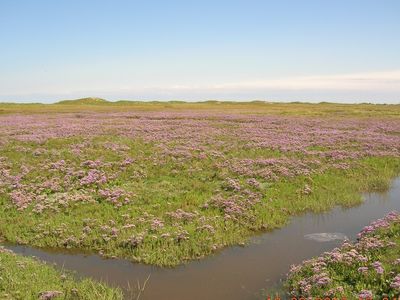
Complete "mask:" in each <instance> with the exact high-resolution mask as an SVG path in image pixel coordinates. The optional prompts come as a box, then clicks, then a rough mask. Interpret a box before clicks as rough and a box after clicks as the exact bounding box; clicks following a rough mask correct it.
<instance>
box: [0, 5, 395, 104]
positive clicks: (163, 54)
mask: <svg viewBox="0 0 400 300" xmlns="http://www.w3.org/2000/svg"><path fill="white" fill-rule="evenodd" d="M0 38H1V39H0V41H1V47H0V102H55V101H58V100H61V99H73V98H79V97H88V96H93V97H102V98H106V99H109V100H118V99H130V100H174V99H177V100H188V101H194V100H207V99H221V100H255V99H260V100H270V101H309V102H314V101H315V102H319V101H330V102H348V103H350V102H373V103H400V1H397V0H381V1H378V0H375V1H371V0H346V1H345V0H336V1H323V0H318V1H317V0H302V1H297V0H291V1H289V0H280V1H267V0H264V1H261V0H247V1H245V0H243V1H235V0H230V1H225V0H220V1H215V0H214V1H210V0H202V1H190V0H186V1H174V0H170V1H161V0H159V1H155V0H154V1H151V0H148V1H118V0H116V1H102V0H98V1H94V0H86V1H78V0H69V1H67V0H60V1H51V0H47V1H44V0H36V1H28V0H25V1H22V0H0Z"/></svg>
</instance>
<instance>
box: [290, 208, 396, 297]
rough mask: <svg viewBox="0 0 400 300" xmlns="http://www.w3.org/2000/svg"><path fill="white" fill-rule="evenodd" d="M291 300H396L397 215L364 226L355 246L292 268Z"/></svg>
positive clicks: (344, 245)
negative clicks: (328, 299) (297, 299)
mask: <svg viewBox="0 0 400 300" xmlns="http://www.w3.org/2000/svg"><path fill="white" fill-rule="evenodd" d="M286 286H287V289H288V290H289V294H290V295H291V296H296V297H303V298H307V297H312V298H314V297H317V296H318V297H321V298H323V297H329V298H330V299H332V298H337V299H343V298H345V299H383V298H385V297H386V299H397V297H398V296H399V295H400V215H399V213H397V212H392V213H389V214H388V215H387V216H385V217H384V218H382V219H379V220H376V221H374V222H372V223H371V225H369V226H366V227H365V228H364V229H363V230H362V231H361V232H360V233H359V235H358V240H357V241H356V242H354V243H351V242H348V241H346V242H344V243H343V245H342V246H341V247H340V248H336V249H334V250H332V251H330V252H326V253H324V254H323V255H321V256H320V257H316V258H312V259H310V260H307V261H304V262H303V263H302V264H301V265H297V266H292V267H291V270H290V272H289V274H288V279H287V283H286Z"/></svg>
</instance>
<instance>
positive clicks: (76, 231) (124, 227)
mask: <svg viewBox="0 0 400 300" xmlns="http://www.w3.org/2000/svg"><path fill="white" fill-rule="evenodd" d="M182 105H183V104H182ZM271 105H272V104H271ZM214 106H217V104H214ZM250 107H251V106H250ZM271 107H273V105H272V106H271ZM272 111H273V109H272ZM389 112H390V110H388V112H386V114H387V115H383V116H380V117H379V118H378V117H371V116H370V115H369V114H368V110H366V111H364V112H361V113H360V112H358V113H357V114H356V115H352V116H345V115H344V116H343V115H339V116H338V115H335V114H331V113H326V114H325V115H324V116H323V117H321V116H318V115H306V114H304V115H293V114H289V113H288V114H283V113H279V114H277V113H274V112H273V113H268V114H267V113H259V112H258V110H257V106H255V107H253V108H252V110H250V111H247V112H246V113H238V112H237V111H235V110H231V111H229V110H224V109H222V108H221V109H215V107H214V109H212V110H209V111H205V110H201V111H196V110H191V111H189V110H179V111H164V112H162V111H150V110H148V111H134V109H130V111H126V112H122V111H107V112H99V111H88V110H82V111H80V112H78V111H75V112H69V111H66V112H63V113H56V112H49V113H37V112H35V113H32V112H23V111H22V112H20V113H4V114H0V236H2V237H3V238H4V239H6V240H8V241H11V242H16V243H20V244H29V245H34V246H40V247H43V246H46V247H57V248H78V249H86V250H91V251H94V252H96V253H99V254H101V255H103V256H106V257H124V258H128V259H131V260H134V261H140V262H145V263H151V264H158V265H164V266H165V265H176V264H179V263H182V262H183V261H186V260H189V259H197V258H201V257H204V256H205V255H209V254H211V253H213V252H215V251H217V250H218V249H221V248H223V247H225V246H228V245H234V244H241V243H243V242H245V241H246V239H247V238H248V237H249V236H251V235H252V234H254V232H255V231H259V230H264V231H265V230H270V229H273V228H276V227H281V226H283V225H284V224H285V223H286V222H287V221H288V219H289V218H290V216H292V215H295V214H299V213H302V212H306V211H324V210H327V209H329V208H331V207H332V206H334V205H344V206H350V205H354V204H357V203H359V202H360V201H361V197H360V195H359V192H360V191H363V190H370V189H383V188H386V187H387V185H388V183H389V180H390V179H391V178H392V177H393V176H394V175H395V174H397V173H398V171H399V166H400V122H399V121H398V119H397V117H394V116H391V115H390V113H389Z"/></svg>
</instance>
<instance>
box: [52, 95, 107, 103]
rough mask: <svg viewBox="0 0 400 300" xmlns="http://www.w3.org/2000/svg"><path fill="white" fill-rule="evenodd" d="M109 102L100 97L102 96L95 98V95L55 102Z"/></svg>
mask: <svg viewBox="0 0 400 300" xmlns="http://www.w3.org/2000/svg"><path fill="white" fill-rule="evenodd" d="M106 103H110V102H109V101H107V100H105V99H102V98H95V97H87V98H80V99H75V100H62V101H59V102H57V103H55V104H84V105H88V104H106Z"/></svg>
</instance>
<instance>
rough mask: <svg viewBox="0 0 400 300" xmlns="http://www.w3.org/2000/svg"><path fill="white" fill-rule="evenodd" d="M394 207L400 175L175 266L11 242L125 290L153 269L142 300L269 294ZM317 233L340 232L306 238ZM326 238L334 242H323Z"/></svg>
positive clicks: (399, 198) (398, 204) (399, 205)
mask: <svg viewBox="0 0 400 300" xmlns="http://www.w3.org/2000/svg"><path fill="white" fill-rule="evenodd" d="M392 210H398V211H400V178H398V179H396V180H395V181H394V182H393V184H392V187H391V188H390V190H389V191H388V192H386V193H382V194H367V195H365V202H364V203H363V204H362V205H360V206H357V207H353V208H348V209H342V208H335V209H333V210H332V211H330V212H329V213H324V214H306V215H303V216H300V217H295V218H293V219H292V220H291V222H290V224H289V225H288V226H287V227H285V228H282V229H279V230H275V231H273V232H271V233H265V234H263V235H259V236H257V237H254V238H252V239H251V242H250V244H249V245H247V246H245V247H231V248H227V249H225V250H224V251H222V252H220V253H218V254H216V255H214V256H211V257H208V258H206V259H203V260H201V261H193V262H190V263H188V264H186V265H183V266H180V267H177V268H173V269H166V268H159V267H152V266H148V265H142V264H135V263H131V262H129V261H126V260H107V259H102V258H100V257H99V256H97V255H84V254H79V253H68V252H60V251H51V250H39V249H34V248H31V247H27V246H12V245H7V247H8V248H9V249H12V250H13V251H15V252H16V253H19V254H22V255H29V256H32V255H33V256H36V257H39V258H40V259H42V260H44V261H47V262H52V263H53V262H54V263H56V264H57V266H59V267H62V266H64V268H66V269H70V270H74V271H76V272H77V273H78V274H79V275H82V276H90V277H92V278H95V279H101V280H104V281H106V282H108V283H109V284H111V285H115V286H119V287H121V288H123V289H125V290H126V289H127V288H128V286H129V285H130V286H136V285H137V281H139V282H141V283H143V282H144V281H145V279H146V278H147V277H148V275H149V274H151V277H150V280H149V281H148V283H147V286H146V289H145V292H144V293H143V294H142V295H141V297H140V299H141V300H143V299H168V300H169V299H171V300H183V299H185V300H186V299H193V300H195V299H210V300H212V299H218V300H222V299H229V300H236V299H237V300H239V299H240V300H247V299H261V298H262V296H261V295H262V294H261V290H262V289H265V290H266V292H264V293H266V294H269V292H271V291H272V290H274V289H275V288H276V287H279V285H280V281H281V280H282V278H284V276H285V274H286V273H287V272H288V270H289V267H290V265H291V264H295V263H300V262H301V261H302V260H304V259H306V258H310V257H312V256H315V255H318V254H320V253H322V252H324V251H327V250H330V249H332V248H334V247H335V246H338V245H340V244H341V242H342V241H341V240H337V239H336V240H329V238H330V237H333V238H335V237H336V238H341V237H342V236H343V235H345V236H347V237H349V238H350V239H355V238H356V235H357V233H358V232H359V231H360V230H361V229H362V227H363V226H365V225H367V224H369V223H370V221H371V220H373V219H377V218H381V217H383V216H384V215H385V214H387V213H388V212H390V211H392ZM314 233H336V234H335V235H331V236H330V235H312V236H308V238H307V237H305V235H309V234H314ZM315 238H317V239H315ZM318 238H319V240H318ZM321 239H322V240H326V239H328V241H325V242H322V241H321ZM281 296H283V295H281ZM282 298H284V297H282Z"/></svg>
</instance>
